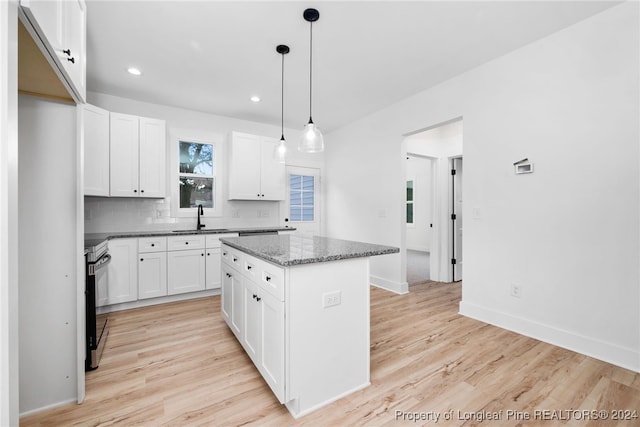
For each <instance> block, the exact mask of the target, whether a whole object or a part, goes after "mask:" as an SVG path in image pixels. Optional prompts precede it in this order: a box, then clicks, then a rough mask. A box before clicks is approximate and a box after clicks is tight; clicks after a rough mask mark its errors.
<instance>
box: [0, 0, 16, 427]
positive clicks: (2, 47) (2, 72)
mask: <svg viewBox="0 0 640 427" xmlns="http://www.w3.org/2000/svg"><path fill="white" fill-rule="evenodd" d="M17 47H18V6H17V2H16V1H14V0H10V1H8V2H6V1H2V2H0V425H2V426H9V425H12V426H14V425H18V412H19V409H18V407H19V405H18V389H19V385H18V366H19V356H18V304H17V301H18V250H17V248H18V184H17V183H18V50H17Z"/></svg>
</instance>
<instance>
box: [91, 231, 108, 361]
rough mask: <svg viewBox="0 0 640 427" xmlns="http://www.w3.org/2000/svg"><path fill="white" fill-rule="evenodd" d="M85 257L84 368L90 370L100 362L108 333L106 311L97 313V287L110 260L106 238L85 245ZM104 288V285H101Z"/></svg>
mask: <svg viewBox="0 0 640 427" xmlns="http://www.w3.org/2000/svg"><path fill="white" fill-rule="evenodd" d="M87 250H88V252H87V254H86V256H85V258H86V290H85V297H86V322H87V325H86V337H87V344H86V359H85V370H87V371H92V370H94V369H96V368H97V367H98V365H99V363H100V358H101V357H102V352H103V351H104V346H105V344H106V342H107V336H108V335H109V319H108V316H107V314H106V313H103V314H97V312H96V311H97V303H98V288H99V285H100V284H102V283H103V281H106V280H107V265H108V264H109V262H110V261H111V255H109V245H108V243H107V241H106V240H104V241H100V242H97V243H96V244H95V245H91V246H89V247H87ZM103 289H104V287H103Z"/></svg>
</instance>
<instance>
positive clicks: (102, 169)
mask: <svg viewBox="0 0 640 427" xmlns="http://www.w3.org/2000/svg"><path fill="white" fill-rule="evenodd" d="M81 108H82V109H83V113H82V114H83V116H82V118H83V130H84V194H85V195H87V196H108V195H109V112H108V111H107V110H103V109H102V108H98V107H95V106H93V105H89V104H84V105H83V106H82V107H81Z"/></svg>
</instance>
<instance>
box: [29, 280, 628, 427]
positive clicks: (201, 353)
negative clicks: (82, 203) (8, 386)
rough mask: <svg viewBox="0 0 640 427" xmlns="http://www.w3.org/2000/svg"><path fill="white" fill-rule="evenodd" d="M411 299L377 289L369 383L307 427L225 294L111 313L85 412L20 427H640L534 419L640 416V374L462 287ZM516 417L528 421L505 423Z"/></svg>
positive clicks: (417, 288)
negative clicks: (521, 322) (502, 315)
mask: <svg viewBox="0 0 640 427" xmlns="http://www.w3.org/2000/svg"><path fill="white" fill-rule="evenodd" d="M410 291H411V292H410V293H409V294H407V295H395V294H392V293H389V292H386V291H383V290H381V289H377V288H372V290H371V385H370V386H369V387H367V388H365V389H364V390H361V391H359V392H356V393H353V394H351V395H349V396H347V397H345V398H343V399H340V400H338V401H336V402H334V403H332V404H330V405H328V406H326V407H324V408H321V409H320V410H318V411H316V412H313V413H311V414H309V415H307V416H306V417H303V418H301V419H299V420H294V419H293V418H292V417H291V416H290V415H289V413H288V412H287V410H286V408H285V407H284V406H282V405H280V404H279V403H278V401H277V400H276V399H275V397H274V396H273V394H272V393H271V391H270V389H269V388H268V386H267V385H266V383H265V382H264V381H263V380H262V378H261V376H260V375H259V373H258V371H257V370H256V369H255V368H254V366H253V365H252V363H251V360H250V359H249V357H248V356H246V354H245V353H244V351H243V350H242V347H241V346H240V344H238V342H237V341H236V339H235V337H234V336H233V334H232V333H231V332H230V331H229V329H228V328H227V326H226V324H225V323H224V321H223V320H222V318H221V315H220V297H219V296H217V297H209V298H202V299H198V300H191V301H187V302H180V303H172V304H167V305H164V306H156V307H148V308H142V309H136V310H130V311H123V312H119V313H115V314H113V315H112V317H111V334H110V336H109V341H108V343H107V348H106V350H105V353H104V356H103V360H102V363H101V365H100V368H99V369H97V370H96V371H93V372H90V373H88V374H87V398H86V401H85V403H84V404H82V405H67V406H64V407H60V408H56V409H54V410H50V411H47V412H41V413H39V414H35V415H32V416H29V417H24V418H23V419H22V420H21V425H23V426H39V425H40V426H69V425H82V426H98V425H100V426H107V425H134V424H135V425H149V426H160V425H166V426H182V425H194V426H240V425H243V426H244V425H260V426H263V425H272V426H289V425H290V426H297V425H309V426H316V425H321V426H356V425H367V426H369V425H371V426H396V425H434V423H433V421H429V420H421V421H418V422H417V423H416V422H414V421H413V420H410V419H407V418H405V419H402V417H400V418H398V417H397V412H396V411H405V412H406V413H413V412H418V413H420V416H422V417H428V416H431V415H432V414H435V415H439V416H440V419H439V422H438V424H437V425H445V426H446V425H476V424H478V422H477V419H476V420H474V419H471V420H467V419H466V418H469V417H476V418H478V417H481V416H482V415H484V414H487V413H488V412H491V413H493V412H498V415H499V416H500V419H499V420H498V421H485V422H484V423H481V424H482V425H492V426H493V425H506V426H520V425H522V426H538V425H542V426H554V425H577V426H591V425H594V426H607V425H630V426H631V425H636V426H637V425H640V419H635V420H629V421H611V420H608V421H607V422H596V421H589V420H586V421H585V420H576V418H577V415H580V418H584V417H585V416H584V415H582V414H583V413H582V412H571V413H570V414H571V415H572V416H568V415H567V412H548V413H545V414H546V415H547V416H548V417H556V418H561V419H555V420H550V421H542V420H540V419H539V417H538V419H535V418H536V413H535V412H534V411H536V410H547V411H565V410H576V411H582V410H606V411H613V410H631V411H633V410H637V411H640V374H637V373H634V372H631V371H628V370H625V369H622V368H618V367H615V366H612V365H610V364H607V363H604V362H601V361H598V360H595V359H592V358H589V357H586V356H582V355H579V354H577V353H574V352H571V351H568V350H564V349H561V348H558V347H555V346H552V345H549V344H545V343H542V342H539V341H536V340H534V339H530V338H526V337H524V336H520V335H518V334H515V333H512V332H509V331H506V330H503V329H500V328H496V327H493V326H490V325H487V324H484V323H482V322H478V321H475V320H471V319H468V318H465V317H462V316H460V315H458V314H457V313H458V303H459V301H460V284H459V283H458V284H453V285H450V284H440V283H434V282H427V283H425V284H420V285H414V286H412V287H411V288H410ZM451 410H453V411H454V412H453V419H452V420H449V421H445V420H444V419H443V417H444V416H445V415H447V414H450V413H451V412H449V411H451ZM509 410H512V411H519V413H520V414H521V416H525V414H527V415H529V416H530V417H531V419H530V420H524V421H519V420H515V419H514V417H511V418H507V411H509ZM458 411H459V412H458ZM499 411H502V412H499ZM609 414H613V415H615V413H613V412H609ZM539 415H540V414H539ZM613 415H611V416H613ZM623 415H624V414H623ZM639 415H640V414H639ZM562 418H565V419H562Z"/></svg>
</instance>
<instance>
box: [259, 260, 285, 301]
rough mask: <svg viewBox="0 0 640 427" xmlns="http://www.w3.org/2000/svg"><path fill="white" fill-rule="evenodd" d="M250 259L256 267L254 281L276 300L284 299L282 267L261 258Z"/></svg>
mask: <svg viewBox="0 0 640 427" xmlns="http://www.w3.org/2000/svg"><path fill="white" fill-rule="evenodd" d="M251 259H252V260H253V261H254V262H255V263H256V266H257V268H258V272H257V277H256V283H258V284H259V285H260V287H261V288H262V289H264V290H265V291H267V292H268V293H269V294H271V295H272V296H274V297H275V298H277V299H278V301H284V269H283V268H280V267H276V266H275V265H273V264H270V263H268V262H266V261H262V260H261V259H256V258H251Z"/></svg>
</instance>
